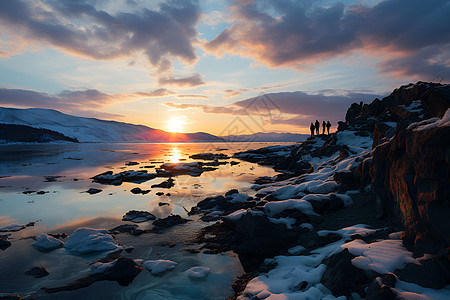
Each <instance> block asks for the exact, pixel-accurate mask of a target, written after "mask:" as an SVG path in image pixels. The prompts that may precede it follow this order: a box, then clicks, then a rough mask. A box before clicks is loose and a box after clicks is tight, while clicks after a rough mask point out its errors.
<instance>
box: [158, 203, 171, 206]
mask: <svg viewBox="0 0 450 300" xmlns="http://www.w3.org/2000/svg"><path fill="white" fill-rule="evenodd" d="M164 205H167V206H169V205H170V204H169V203H165V202H159V203H158V206H164Z"/></svg>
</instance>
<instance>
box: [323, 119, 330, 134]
mask: <svg viewBox="0 0 450 300" xmlns="http://www.w3.org/2000/svg"><path fill="white" fill-rule="evenodd" d="M323 124H325V121H323ZM330 128H331V123H330V121H328V122H327V131H328V135H330Z"/></svg>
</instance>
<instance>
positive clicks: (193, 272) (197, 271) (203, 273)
mask: <svg viewBox="0 0 450 300" xmlns="http://www.w3.org/2000/svg"><path fill="white" fill-rule="evenodd" d="M210 271H211V269H210V268H207V267H201V266H198V267H192V268H190V269H189V270H187V271H186V274H187V275H188V276H189V277H190V278H194V279H203V278H206V277H207V276H208V275H209V273H210Z"/></svg>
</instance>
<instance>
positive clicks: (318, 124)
mask: <svg viewBox="0 0 450 300" xmlns="http://www.w3.org/2000/svg"><path fill="white" fill-rule="evenodd" d="M314 125H315V127H316V135H319V129H320V123H319V121H317V120H316V123H315V124H314Z"/></svg>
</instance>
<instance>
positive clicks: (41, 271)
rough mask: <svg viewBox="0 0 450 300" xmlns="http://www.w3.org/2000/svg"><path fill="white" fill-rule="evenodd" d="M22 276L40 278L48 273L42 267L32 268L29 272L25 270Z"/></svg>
mask: <svg viewBox="0 0 450 300" xmlns="http://www.w3.org/2000/svg"><path fill="white" fill-rule="evenodd" d="M24 274H25V275H28V276H33V277H34V278H41V277H45V276H47V275H48V274H50V273H49V272H48V271H47V269H46V268H44V267H33V268H31V269H29V270H26V271H25V272H24Z"/></svg>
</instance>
